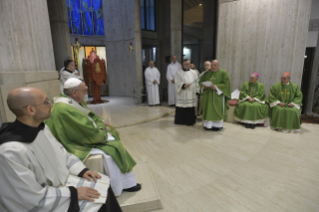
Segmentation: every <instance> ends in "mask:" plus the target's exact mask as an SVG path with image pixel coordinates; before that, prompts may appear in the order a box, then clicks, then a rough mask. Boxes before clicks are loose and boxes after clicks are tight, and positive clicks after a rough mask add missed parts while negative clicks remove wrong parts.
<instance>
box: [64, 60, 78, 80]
mask: <svg viewBox="0 0 319 212" xmlns="http://www.w3.org/2000/svg"><path fill="white" fill-rule="evenodd" d="M66 60H73V59H72V57H66V58H65V60H64V61H66ZM64 69H65V67H64V66H63V67H62V68H61V69H60V71H59V76H60V75H61V73H62V71H64ZM74 73H75V74H76V75H79V71H78V70H76V69H75V71H74Z"/></svg>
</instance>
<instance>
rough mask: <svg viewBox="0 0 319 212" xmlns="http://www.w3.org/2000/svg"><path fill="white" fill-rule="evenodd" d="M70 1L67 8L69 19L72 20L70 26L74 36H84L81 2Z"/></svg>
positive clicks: (77, 0) (76, 0)
mask: <svg viewBox="0 0 319 212" xmlns="http://www.w3.org/2000/svg"><path fill="white" fill-rule="evenodd" d="M68 1H69V2H68ZM68 1H67V6H68V11H69V19H70V20H69V26H70V27H71V30H72V34H79V35H82V34H83V33H82V21H81V10H80V1H79V0H68ZM68 3H69V4H68Z"/></svg>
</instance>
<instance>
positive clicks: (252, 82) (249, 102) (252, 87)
mask: <svg viewBox="0 0 319 212" xmlns="http://www.w3.org/2000/svg"><path fill="white" fill-rule="evenodd" d="M258 78H259V75H258V74H257V73H254V74H252V75H250V78H249V81H248V82H245V83H244V84H243V86H241V89H240V96H239V101H238V103H237V105H236V109H235V120H236V121H238V122H240V123H243V124H244V125H245V127H246V128H251V129H254V128H255V126H256V124H263V123H264V122H265V121H266V118H267V117H268V105H266V103H265V100H266V94H265V86H264V85H263V84H262V83H260V82H258Z"/></svg>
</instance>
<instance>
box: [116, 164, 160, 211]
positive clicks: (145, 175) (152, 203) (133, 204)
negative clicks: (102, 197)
mask: <svg viewBox="0 0 319 212" xmlns="http://www.w3.org/2000/svg"><path fill="white" fill-rule="evenodd" d="M133 171H134V174H135V177H136V181H137V182H138V183H140V184H141V185H142V189H141V190H140V191H138V192H123V193H122V195H121V196H120V197H118V198H117V200H118V202H119V204H120V206H121V208H122V210H123V212H148V211H153V210H158V209H162V208H163V207H162V203H161V200H160V198H159V195H158V192H157V188H156V185H155V182H154V179H153V176H152V171H151V169H150V168H149V167H148V165H147V164H144V163H141V162H139V163H138V164H137V165H136V166H135V167H134V169H133Z"/></svg>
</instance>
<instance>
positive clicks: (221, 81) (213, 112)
mask: <svg viewBox="0 0 319 212" xmlns="http://www.w3.org/2000/svg"><path fill="white" fill-rule="evenodd" d="M205 81H211V82H212V84H213V85H216V86H217V87H218V89H219V90H221V91H222V92H223V93H222V94H221V95H218V94H217V93H216V90H213V89H211V88H206V89H205V90H204V94H203V95H202V100H201V104H200V106H201V114H202V120H205V121H220V120H222V119H224V120H225V121H226V120H227V111H228V109H229V100H230V98H231V96H230V82H229V76H228V73H227V72H226V71H225V70H223V69H220V68H219V69H218V70H217V71H216V72H212V71H211V70H209V71H208V72H207V73H206V74H204V75H203V76H202V77H201V78H200V79H199V86H200V88H201V89H202V87H203V85H202V82H205ZM224 96H225V105H223V104H224V103H223V101H224ZM223 107H224V108H223Z"/></svg>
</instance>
